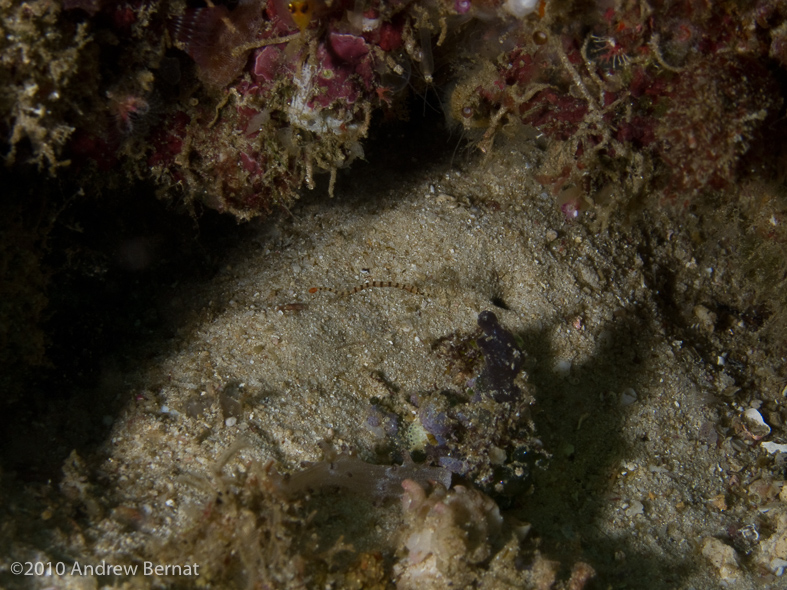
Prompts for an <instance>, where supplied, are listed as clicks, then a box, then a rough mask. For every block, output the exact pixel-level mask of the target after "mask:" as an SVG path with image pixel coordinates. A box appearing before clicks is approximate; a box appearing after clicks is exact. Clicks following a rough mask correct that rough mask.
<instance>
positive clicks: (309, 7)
mask: <svg viewBox="0 0 787 590" xmlns="http://www.w3.org/2000/svg"><path fill="white" fill-rule="evenodd" d="M314 7H315V2H314V0H292V1H291V2H290V3H289V4H287V10H288V11H289V13H290V16H292V20H293V21H295V24H296V25H298V28H299V29H300V30H301V33H303V31H305V30H306V28H307V27H308V26H309V23H311V22H312V16H313V15H314Z"/></svg>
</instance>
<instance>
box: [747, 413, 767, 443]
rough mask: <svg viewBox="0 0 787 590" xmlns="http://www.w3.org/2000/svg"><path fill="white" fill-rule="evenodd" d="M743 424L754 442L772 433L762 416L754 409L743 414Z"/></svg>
mask: <svg viewBox="0 0 787 590" xmlns="http://www.w3.org/2000/svg"><path fill="white" fill-rule="evenodd" d="M743 422H744V423H745V424H746V428H748V429H749V432H750V433H751V435H752V438H754V440H760V439H761V438H762V437H764V436H767V435H768V434H770V432H771V427H770V426H768V425H767V424H766V423H765V420H763V419H762V414H760V412H759V411H757V410H756V409H754V408H749V409H748V410H746V411H745V412H744V413H743Z"/></svg>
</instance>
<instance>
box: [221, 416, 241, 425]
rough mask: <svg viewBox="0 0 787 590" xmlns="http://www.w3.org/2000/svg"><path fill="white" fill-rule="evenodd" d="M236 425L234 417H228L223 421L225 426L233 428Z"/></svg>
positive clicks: (236, 421)
mask: <svg viewBox="0 0 787 590" xmlns="http://www.w3.org/2000/svg"><path fill="white" fill-rule="evenodd" d="M237 423H238V419H237V418H236V417H235V416H230V417H229V418H227V419H226V420H225V421H224V424H225V426H235V425H236V424H237Z"/></svg>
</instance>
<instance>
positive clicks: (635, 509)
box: [626, 500, 645, 518]
mask: <svg viewBox="0 0 787 590" xmlns="http://www.w3.org/2000/svg"><path fill="white" fill-rule="evenodd" d="M644 511H645V507H644V506H643V505H642V502H640V501H639V500H632V501H631V505H630V506H629V507H628V508H626V516H628V517H629V518H633V517H634V516H636V515H637V514H643V513H644Z"/></svg>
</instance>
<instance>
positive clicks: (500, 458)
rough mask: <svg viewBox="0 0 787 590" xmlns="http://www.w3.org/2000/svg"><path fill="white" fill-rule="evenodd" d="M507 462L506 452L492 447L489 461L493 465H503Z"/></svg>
mask: <svg viewBox="0 0 787 590" xmlns="http://www.w3.org/2000/svg"><path fill="white" fill-rule="evenodd" d="M505 460H506V452H505V451H504V450H503V449H501V448H500V447H496V446H494V445H493V446H492V447H491V448H490V449H489V461H490V463H492V464H493V465H502V464H503V463H504V462H505Z"/></svg>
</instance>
